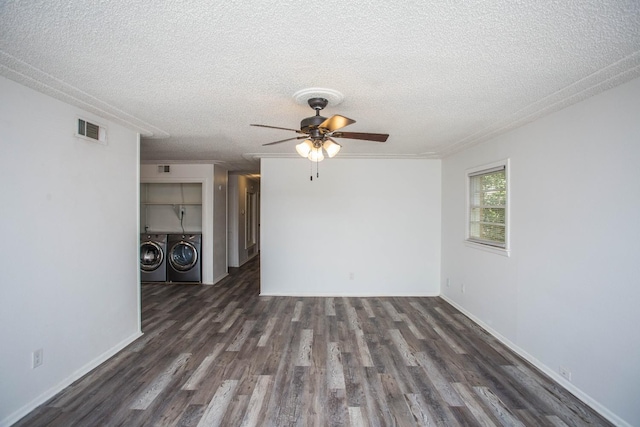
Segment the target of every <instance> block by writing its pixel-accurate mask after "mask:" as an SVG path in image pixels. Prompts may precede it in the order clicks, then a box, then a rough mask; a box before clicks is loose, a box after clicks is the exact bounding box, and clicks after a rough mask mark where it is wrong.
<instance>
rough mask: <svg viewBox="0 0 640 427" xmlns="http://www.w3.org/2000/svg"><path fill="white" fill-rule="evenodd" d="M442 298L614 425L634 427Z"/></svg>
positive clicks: (449, 300) (443, 297)
mask: <svg viewBox="0 0 640 427" xmlns="http://www.w3.org/2000/svg"><path fill="white" fill-rule="evenodd" d="M440 298H442V299H443V300H445V301H446V302H448V303H449V304H451V305H452V306H454V307H455V308H456V309H457V310H458V311H460V312H461V313H462V314H464V315H465V316H467V317H468V318H469V319H471V320H473V321H474V322H475V323H476V324H477V325H478V326H480V327H481V328H482V329H484V330H485V331H487V332H488V333H489V334H491V335H493V337H495V338H496V339H497V340H498V341H500V342H501V343H502V344H504V345H506V346H507V347H508V348H509V349H510V350H512V351H514V352H515V353H516V354H518V356H520V357H522V358H523V359H525V360H526V361H527V362H529V363H531V364H532V365H533V366H535V367H536V368H538V369H539V370H541V371H542V372H544V373H545V374H546V375H547V376H549V377H550V378H551V379H552V380H554V381H555V382H557V383H558V384H560V385H561V386H562V387H564V388H565V389H567V390H568V391H569V392H570V393H571V394H573V395H574V396H576V397H577V398H578V399H580V400H581V401H583V402H584V403H585V404H587V405H589V406H590V407H591V408H593V410H594V411H596V412H598V413H599V414H600V415H602V416H603V417H605V418H606V419H607V420H609V421H611V422H612V423H613V424H614V425H616V426H620V427H632V426H631V424H629V423H628V422H626V421H625V420H623V419H622V418H620V417H619V416H617V415H616V414H614V413H613V412H611V411H610V410H609V409H608V408H606V407H605V406H604V405H602V404H601V403H600V402H598V401H597V400H595V399H593V398H592V397H591V396H589V395H588V394H586V393H585V392H583V391H582V390H580V389H579V388H578V387H576V386H575V385H574V384H573V383H570V382H569V381H567V380H566V379H565V378H564V377H562V376H561V375H560V374H559V373H556V371H555V370H553V369H551V368H549V367H548V366H547V365H545V364H544V363H542V362H540V361H539V360H538V359H536V358H535V357H533V356H532V355H530V354H529V353H527V352H526V351H525V350H523V349H522V348H520V347H519V346H517V345H516V344H514V343H513V342H511V341H510V340H509V339H507V338H506V337H504V336H503V335H501V334H500V333H499V332H498V331H496V330H494V329H493V328H492V327H491V326H489V325H487V324H486V323H484V322H483V321H482V320H480V319H478V318H477V317H476V316H474V315H473V314H471V313H469V312H468V311H467V310H465V309H464V308H463V307H462V306H460V305H458V303H456V302H455V301H453V300H452V299H450V298H448V297H447V296H445V295H442V294H441V295H440Z"/></svg>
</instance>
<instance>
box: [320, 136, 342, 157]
mask: <svg viewBox="0 0 640 427" xmlns="http://www.w3.org/2000/svg"><path fill="white" fill-rule="evenodd" d="M322 148H324V149H325V151H326V152H327V155H328V156H329V158H333V157H334V156H335V155H336V154H338V152H339V151H340V149H341V148H342V146H341V145H340V144H336V143H335V142H333V141H331V140H330V139H327V140H326V141H325V142H324V144H322Z"/></svg>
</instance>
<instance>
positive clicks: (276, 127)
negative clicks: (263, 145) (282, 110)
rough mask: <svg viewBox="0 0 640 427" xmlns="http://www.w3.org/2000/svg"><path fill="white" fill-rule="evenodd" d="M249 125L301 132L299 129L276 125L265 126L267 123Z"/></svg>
mask: <svg viewBox="0 0 640 427" xmlns="http://www.w3.org/2000/svg"><path fill="white" fill-rule="evenodd" d="M249 126H258V127H261V128H269V129H280V130H292V131H294V132H298V133H302V131H301V130H300V129H290V128H281V127H278V126H267V125H256V124H250V125H249Z"/></svg>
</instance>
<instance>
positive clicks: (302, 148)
mask: <svg viewBox="0 0 640 427" xmlns="http://www.w3.org/2000/svg"><path fill="white" fill-rule="evenodd" d="M312 148H313V143H312V142H311V140H309V139H305V140H304V141H302V142H301V143H300V144H298V145H296V151H297V152H298V154H300V155H301V156H302V157H308V156H309V152H311V149H312Z"/></svg>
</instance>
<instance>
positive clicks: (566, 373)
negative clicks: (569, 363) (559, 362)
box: [558, 366, 571, 381]
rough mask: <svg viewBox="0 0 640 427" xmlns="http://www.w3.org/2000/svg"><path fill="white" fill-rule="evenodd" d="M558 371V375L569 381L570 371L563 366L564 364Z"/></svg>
mask: <svg viewBox="0 0 640 427" xmlns="http://www.w3.org/2000/svg"><path fill="white" fill-rule="evenodd" d="M558 372H560V375H562V376H563V377H564V378H565V379H567V380H569V381H571V371H569V370H568V369H567V368H565V367H564V366H560V368H559V369H558Z"/></svg>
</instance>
